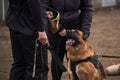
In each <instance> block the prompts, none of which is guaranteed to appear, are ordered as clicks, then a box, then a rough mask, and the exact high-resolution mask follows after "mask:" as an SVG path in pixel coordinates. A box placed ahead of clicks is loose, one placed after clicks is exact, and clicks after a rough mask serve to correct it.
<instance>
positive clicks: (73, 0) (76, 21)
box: [45, 0, 94, 33]
mask: <svg viewBox="0 0 120 80" xmlns="http://www.w3.org/2000/svg"><path fill="white" fill-rule="evenodd" d="M45 3H46V4H47V5H49V6H51V7H53V8H54V9H56V10H58V11H59V12H60V16H61V18H60V29H63V28H66V29H80V30H82V31H83V32H84V33H89V31H90V27H91V22H92V16H93V11H94V8H93V0H46V2H45Z"/></svg>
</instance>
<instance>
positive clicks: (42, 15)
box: [6, 0, 48, 80]
mask: <svg viewBox="0 0 120 80" xmlns="http://www.w3.org/2000/svg"><path fill="white" fill-rule="evenodd" d="M43 1H44V0H43ZM43 1H42V0H9V8H8V11H7V14H6V25H7V26H8V27H9V31H10V38H11V45H12V55H13V64H12V66H11V71H10V79H9V80H47V75H48V63H47V47H46V44H48V38H47V35H46V27H47V18H46V8H45V6H44V4H43Z"/></svg>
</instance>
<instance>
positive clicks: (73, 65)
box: [70, 55, 106, 80]
mask: <svg viewBox="0 0 120 80" xmlns="http://www.w3.org/2000/svg"><path fill="white" fill-rule="evenodd" d="M88 61H90V62H91V63H93V64H94V66H95V68H96V69H99V70H100V71H101V72H102V73H101V75H102V76H103V77H105V76H106V74H105V71H104V68H103V66H102V64H101V63H100V61H99V60H98V56H97V55H96V56H94V57H88V58H87V59H85V60H79V61H72V60H70V66H71V70H72V72H73V75H74V77H75V80H80V79H79V78H78V76H77V74H76V72H75V71H76V66H77V65H78V64H80V63H81V62H88Z"/></svg>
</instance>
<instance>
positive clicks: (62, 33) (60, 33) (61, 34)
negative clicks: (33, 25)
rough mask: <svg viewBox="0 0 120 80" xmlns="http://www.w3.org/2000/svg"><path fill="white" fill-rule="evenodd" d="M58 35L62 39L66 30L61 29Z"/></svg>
mask: <svg viewBox="0 0 120 80" xmlns="http://www.w3.org/2000/svg"><path fill="white" fill-rule="evenodd" d="M59 35H60V36H62V37H64V36H66V29H63V30H62V31H61V32H59Z"/></svg>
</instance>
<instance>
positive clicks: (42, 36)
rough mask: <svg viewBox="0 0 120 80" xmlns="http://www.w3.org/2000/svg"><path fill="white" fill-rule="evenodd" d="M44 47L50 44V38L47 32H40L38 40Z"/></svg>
mask: <svg viewBox="0 0 120 80" xmlns="http://www.w3.org/2000/svg"><path fill="white" fill-rule="evenodd" d="M37 39H38V40H39V41H40V43H41V44H42V45H46V44H48V38H47V35H46V33H45V32H38V38H37Z"/></svg>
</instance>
